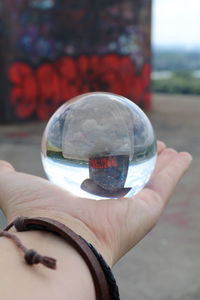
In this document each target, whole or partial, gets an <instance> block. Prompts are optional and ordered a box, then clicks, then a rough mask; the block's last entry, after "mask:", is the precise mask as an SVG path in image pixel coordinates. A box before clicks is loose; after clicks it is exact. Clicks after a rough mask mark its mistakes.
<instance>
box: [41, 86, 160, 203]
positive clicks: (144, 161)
mask: <svg viewBox="0 0 200 300" xmlns="http://www.w3.org/2000/svg"><path fill="white" fill-rule="evenodd" d="M155 162H156V139H155V135H154V131H153V128H152V125H151V123H150V121H149V119H148V118H147V116H146V115H145V114H144V112H143V111H142V110H141V109H140V108H139V107H138V106H137V105H136V104H134V103H133V102H132V101H130V100H128V99H127V98H125V97H122V96H119V95H115V94H111V93H104V92H94V93H87V94H83V95H80V96H77V97H75V98H73V99H72V100H70V101H67V102H66V103H64V104H63V105H62V106H61V107H60V108H59V109H58V110H57V111H56V112H55V113H54V114H53V116H52V117H51V118H50V120H49V122H48V123H47V126H46V128H45V131H44V134H43V138H42V163H43V166H44V170H45V172H46V174H47V177H48V178H49V180H50V181H52V182H53V183H55V184H57V185H58V186H60V187H62V188H64V189H66V190H68V191H69V192H70V193H72V194H74V195H76V196H78V197H84V198H85V197H86V198H91V199H96V200H99V199H109V198H118V197H131V196H133V195H135V194H136V193H138V192H139V191H140V190H141V189H142V188H143V187H144V186H145V184H146V183H147V182H148V180H149V178H150V176H151V174H152V172H153V170H154V167H155Z"/></svg>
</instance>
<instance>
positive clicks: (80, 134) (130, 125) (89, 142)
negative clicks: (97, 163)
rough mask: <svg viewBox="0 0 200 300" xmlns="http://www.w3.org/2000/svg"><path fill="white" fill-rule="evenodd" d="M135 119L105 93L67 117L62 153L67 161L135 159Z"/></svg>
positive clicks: (72, 108) (73, 109) (89, 99)
mask: <svg viewBox="0 0 200 300" xmlns="http://www.w3.org/2000/svg"><path fill="white" fill-rule="evenodd" d="M135 121H136V120H135V119H134V115H133V113H132V111H131V109H130V108H129V107H128V106H127V105H125V104H123V103H121V102H119V101H116V99H115V96H113V98H112V97H108V96H107V95H106V94H105V93H102V94H101V95H99V94H98V95H97V94H93V95H90V96H87V97H85V98H83V99H81V100H79V101H77V102H75V103H74V104H72V105H71V106H70V109H69V110H68V113H67V115H66V117H65V123H64V127H63V135H62V151H63V156H64V157H66V158H77V159H88V158H90V157H98V156H103V155H106V154H107V155H119V154H125V155H129V156H131V155H133V152H134V151H133V148H134V123H135Z"/></svg>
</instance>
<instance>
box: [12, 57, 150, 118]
mask: <svg viewBox="0 0 200 300" xmlns="http://www.w3.org/2000/svg"><path fill="white" fill-rule="evenodd" d="M150 72H151V68H150V65H149V64H144V65H143V67H142V68H141V70H140V72H138V71H137V72H136V70H135V65H134V62H133V61H132V60H131V59H130V57H128V56H119V55H116V54H108V55H105V56H97V55H91V56H89V55H81V56H79V57H78V58H72V57H63V58H60V59H58V60H57V61H55V62H53V63H43V64H41V65H40V66H38V67H37V68H35V69H33V68H32V67H30V66H29V65H28V64H26V63H22V62H16V63H14V64H12V65H11V66H10V69H9V72H8V77H9V80H10V82H11V85H12V86H11V92H10V104H11V105H12V107H13V110H14V112H15V114H16V116H17V117H18V118H19V119H28V118H32V117H34V116H36V117H37V118H38V119H40V120H47V119H48V118H49V117H50V116H51V115H52V113H53V112H54V111H55V110H56V109H57V108H58V107H59V106H60V105H61V104H62V103H64V102H66V101H67V100H69V99H71V98H73V97H75V96H77V95H79V94H82V93H86V92H89V91H107V92H112V93H116V94H119V95H122V96H125V97H127V98H128V99H131V100H133V101H134V102H135V103H136V104H138V105H140V106H142V107H143V108H149V107H150V99H151V95H150V92H149V85H150Z"/></svg>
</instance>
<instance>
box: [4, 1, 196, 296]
mask: <svg viewBox="0 0 200 300" xmlns="http://www.w3.org/2000/svg"><path fill="white" fill-rule="evenodd" d="M61 11H62V12H61ZM91 11H92V13H91ZM66 14H67V16H68V18H66ZM199 14H200V2H199V0H190V1H187V0H153V1H150V0H131V1H128V0H127V1H126V0H124V1H123V0H121V1H120V0H108V1H89V0H88V1H86V0H79V1H77V3H76V4H74V1H64V0H62V1H61V0H60V1H53V0H41V1H39V0H30V1H24V0H18V1H11V0H8V1H6V3H5V2H3V1H0V37H1V38H0V64H1V71H0V89H1V96H0V97H1V99H0V122H1V125H0V159H5V160H8V161H9V162H11V163H12V164H13V165H14V166H15V168H16V169H17V170H19V171H22V172H27V173H31V174H35V175H38V176H42V177H45V174H44V171H43V169H42V165H41V160H40V141H41V136H42V133H43V130H44V128H45V125H46V122H47V120H48V118H49V117H50V115H51V114H52V113H53V111H55V110H56V108H57V107H59V106H60V105H61V104H62V103H63V102H64V101H66V100H68V99H70V98H71V97H73V96H75V95H77V94H81V93H83V92H87V91H96V90H106V91H112V92H115V93H118V94H122V95H125V96H127V97H128V98H130V99H132V100H133V101H135V102H136V103H137V104H138V105H139V106H140V107H141V108H142V109H144V110H145V112H146V113H147V115H148V117H149V118H150V120H151V122H152V125H153V127H154V128H155V132H156V135H157V137H158V139H161V140H163V141H164V142H165V143H166V144H167V145H168V146H169V147H174V148H175V149H177V150H178V151H188V152H190V153H191V154H192V155H193V158H194V160H193V163H192V166H191V168H190V170H189V171H188V172H187V174H186V175H185V176H184V178H183V179H182V181H181V182H180V184H179V185H178V187H177V189H176V191H175V194H174V195H173V197H172V199H171V202H170V203H169V205H168V207H167V209H166V211H165V212H164V214H163V216H162V218H161V220H160V222H159V224H158V225H157V227H156V228H155V229H154V230H153V231H152V232H151V233H150V234H148V236H147V237H146V238H145V239H144V240H143V241H141V242H140V243H139V245H137V246H136V247H135V248H134V249H132V251H130V252H129V253H128V254H127V255H126V256H125V257H124V258H123V259H122V260H121V261H120V262H119V263H118V264H117V265H116V266H115V268H114V273H115V275H116V278H117V281H118V284H119V287H120V291H121V299H124V300H132V299H137V300H197V299H200V280H199V278H200V260H199V253H200V216H199V213H200V184H199V183H200V179H199V170H200V136H199V129H200V34H199V31H200V18H199ZM67 20H70V22H67ZM86 20H87V22H86ZM83 21H84V24H85V25H84V26H82V22H83ZM69 23H70V24H69ZM91 24H93V25H94V24H95V26H92V27H91ZM80 27H81V28H82V31H80ZM91 28H92V30H91ZM103 66H106V68H105V67H103ZM77 70H78V71H79V73H78V71H77ZM121 82H122V83H121ZM0 220H1V226H2V224H3V223H4V222H5V219H4V217H3V216H2V217H1V218H0Z"/></svg>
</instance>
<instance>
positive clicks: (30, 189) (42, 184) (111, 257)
mask: <svg viewBox="0 0 200 300" xmlns="http://www.w3.org/2000/svg"><path fill="white" fill-rule="evenodd" d="M190 163H191V156H190V154H188V153H177V152H176V151H175V150H173V149H168V148H166V147H165V145H164V144H163V143H162V142H158V160H157V164H156V169H155V171H154V173H153V175H152V177H151V180H150V181H149V183H148V184H147V185H146V186H145V188H144V189H143V190H142V191H141V192H139V193H138V194H137V195H136V196H134V197H132V198H120V199H110V200H106V201H105V200H99V201H95V200H91V199H82V198H78V197H75V196H73V195H71V194H70V193H69V192H67V191H65V190H63V189H61V188H59V187H57V186H55V185H54V184H52V183H50V182H49V181H47V180H45V179H42V178H39V177H36V176H32V175H28V174H24V173H19V172H16V171H15V170H14V168H13V167H12V166H11V165H10V164H9V163H8V162H5V161H0V207H1V208H2V210H3V212H4V213H5V215H6V217H7V219H8V222H10V221H12V220H13V219H14V218H15V217H17V216H27V217H42V216H43V217H44V216H45V217H50V218H54V219H56V220H58V221H60V222H62V223H64V224H65V225H67V226H68V227H70V228H71V229H72V230H74V231H75V232H76V233H78V234H80V235H81V236H83V237H84V238H85V239H86V240H88V241H89V242H91V243H92V244H93V245H94V246H95V247H96V249H97V250H98V251H99V252H100V253H101V254H102V255H103V256H104V258H105V260H106V261H107V262H108V264H109V265H110V266H112V265H113V264H114V263H115V262H117V261H118V260H119V259H120V257H121V256H123V255H124V254H125V253H126V252H127V251H128V250H129V249H131V248H132V247H133V246H134V245H136V244H137V243H138V242H139V241H140V240H141V239H142V238H143V237H144V236H145V235H146V234H147V233H148V232H149V231H150V230H151V229H152V228H153V227H154V225H155V224H156V222H157V221H158V219H159V217H160V215H161V213H162V211H163V209H164V207H165V205H166V204H167V202H168V200H169V197H170V196H171V194H172V192H173V190H174V188H175V187H176V185H177V183H178V181H179V180H180V178H181V177H182V176H183V174H184V172H185V171H186V170H187V169H188V167H189V165H190Z"/></svg>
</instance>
